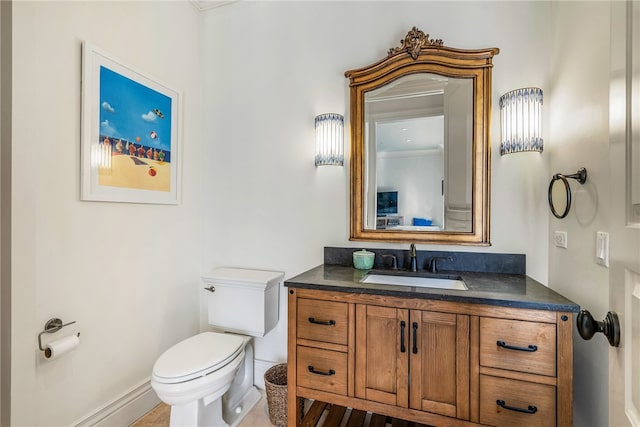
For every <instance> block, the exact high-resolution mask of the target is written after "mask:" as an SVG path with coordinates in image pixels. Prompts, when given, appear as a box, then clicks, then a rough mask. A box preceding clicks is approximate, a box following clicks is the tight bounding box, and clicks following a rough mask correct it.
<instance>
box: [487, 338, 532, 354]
mask: <svg viewBox="0 0 640 427" xmlns="http://www.w3.org/2000/svg"><path fill="white" fill-rule="evenodd" d="M496 344H498V347H502V348H506V349H507V350H518V351H531V352H533V351H537V350H538V346H537V345H533V344H529V346H528V347H526V348H525V347H516V346H514V345H507V344H506V343H505V342H504V341H498V342H496Z"/></svg>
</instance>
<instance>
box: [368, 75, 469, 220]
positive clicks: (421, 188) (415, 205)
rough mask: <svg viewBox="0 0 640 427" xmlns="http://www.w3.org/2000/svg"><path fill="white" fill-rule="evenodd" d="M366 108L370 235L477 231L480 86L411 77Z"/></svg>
mask: <svg viewBox="0 0 640 427" xmlns="http://www.w3.org/2000/svg"><path fill="white" fill-rule="evenodd" d="M364 106H365V113H364V121H365V151H366V152H367V153H368V155H367V159H366V161H367V164H366V166H365V170H367V171H368V173H367V176H366V177H365V179H366V183H365V187H366V188H367V195H368V198H367V201H366V204H365V211H366V214H365V218H366V224H365V229H379V230H380V229H384V230H413V231H466V232H470V231H471V204H472V198H471V194H472V192H471V191H472V182H471V170H472V169H471V159H472V154H473V153H472V150H473V80H471V79H465V78H451V77H446V76H444V75H439V74H434V73H416V74H410V75H407V76H403V77H401V78H399V79H397V80H394V81H392V82H390V83H388V84H386V85H384V86H382V87H380V88H378V89H375V90H371V91H368V92H366V93H365V95H364ZM391 196H392V197H391ZM389 201H391V202H395V204H394V205H393V206H389V203H388V202H389Z"/></svg>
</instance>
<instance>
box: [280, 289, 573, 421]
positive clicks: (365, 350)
mask: <svg viewBox="0 0 640 427" xmlns="http://www.w3.org/2000/svg"><path fill="white" fill-rule="evenodd" d="M288 293H289V308H288V311H289V317H288V318H289V341H288V352H289V356H288V357H289V362H288V363H289V365H288V405H289V406H288V419H289V425H292V426H293V425H299V424H300V423H299V421H300V420H301V416H302V406H301V403H300V399H298V398H300V397H304V398H309V399H314V400H320V401H322V402H327V403H333V404H337V405H341V406H345V407H351V408H354V409H360V410H365V411H371V412H375V413H378V414H383V415H387V416H391V417H395V418H399V419H403V420H409V421H415V422H419V423H422V424H427V425H432V426H441V425H446V426H480V425H487V426H515V425H518V426H554V425H557V426H566V427H568V426H571V425H572V422H573V418H572V399H573V389H572V382H573V359H572V357H573V356H572V354H573V344H572V333H571V328H572V324H573V315H572V313H568V312H556V311H549V310H533V309H519V308H512V307H502V306H493V305H483V304H474V303H467V302H465V303H461V302H450V301H439V300H430V299H419V298H408V297H407V298H404V297H395V296H382V295H375V294H355V293H347V292H331V291H324V290H317V289H304V288H289V291H288ZM295 420H298V422H297V423H296V422H295Z"/></svg>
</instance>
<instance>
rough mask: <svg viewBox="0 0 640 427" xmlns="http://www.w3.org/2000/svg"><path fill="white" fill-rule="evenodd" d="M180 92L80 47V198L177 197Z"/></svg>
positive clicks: (161, 199)
mask: <svg viewBox="0 0 640 427" xmlns="http://www.w3.org/2000/svg"><path fill="white" fill-rule="evenodd" d="M179 134H180V93H179V92H177V91H176V90H174V89H171V88H170V87H169V86H167V85H165V84H164V83H161V82H159V81H158V80H156V79H154V78H152V77H150V76H148V75H147V74H144V73H143V72H141V71H138V70H136V69H134V68H133V67H131V66H129V65H125V64H123V63H122V62H120V61H118V60H116V59H114V58H113V57H111V56H109V55H107V54H106V53H104V52H102V51H100V50H98V49H97V48H95V47H94V46H92V45H90V44H87V43H83V46H82V149H81V158H82V168H81V169H82V178H81V199H82V200H95V201H110V202H132V203H162V204H177V203H179V201H180V151H181V147H180V139H179Z"/></svg>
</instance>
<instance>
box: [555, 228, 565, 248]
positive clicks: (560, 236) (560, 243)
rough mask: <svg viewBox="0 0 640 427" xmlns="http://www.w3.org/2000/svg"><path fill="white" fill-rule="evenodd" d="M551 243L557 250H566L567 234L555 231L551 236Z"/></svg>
mask: <svg viewBox="0 0 640 427" xmlns="http://www.w3.org/2000/svg"><path fill="white" fill-rule="evenodd" d="M553 243H554V244H555V245H556V246H557V247H559V248H565V249H567V232H566V231H556V232H555V234H554V236H553Z"/></svg>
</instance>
